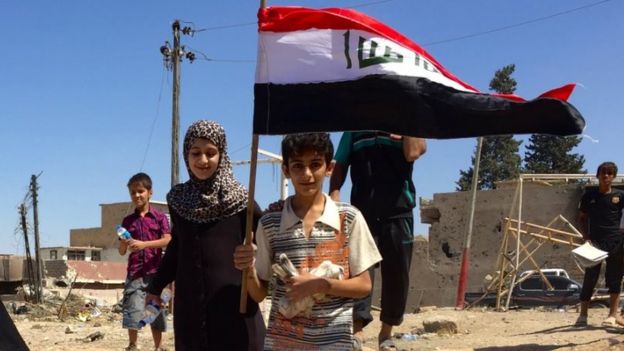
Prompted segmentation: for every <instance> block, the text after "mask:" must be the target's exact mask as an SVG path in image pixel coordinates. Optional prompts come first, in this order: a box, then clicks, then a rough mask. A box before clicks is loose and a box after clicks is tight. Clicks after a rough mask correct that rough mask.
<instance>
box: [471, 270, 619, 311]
mask: <svg viewBox="0 0 624 351" xmlns="http://www.w3.org/2000/svg"><path fill="white" fill-rule="evenodd" d="M546 278H547V279H548V281H549V282H550V284H551V285H552V287H553V289H552V290H549V289H548V286H547V285H546V283H545V282H544V281H543V280H542V278H541V276H540V275H539V274H532V275H531V276H529V277H528V278H526V279H524V280H523V281H522V282H521V283H520V284H518V285H516V286H515V287H514V289H513V290H512V293H511V301H510V303H509V305H510V306H515V307H526V308H530V307H537V306H552V307H562V306H568V305H576V304H577V303H579V302H580V300H579V298H580V294H581V284H580V283H578V282H576V281H575V280H573V279H570V278H568V277H565V276H560V275H550V274H547V275H546ZM483 294H484V293H483V292H469V293H466V294H465V296H464V300H465V301H466V303H467V304H469V305H470V304H472V303H473V302H475V301H477V300H479V299H480V298H481V297H482V296H483ZM504 298H505V300H503V301H502V304H503V305H504V304H505V302H506V297H504ZM476 304H477V305H483V306H496V293H488V294H487V295H486V296H485V297H483V298H482V299H481V300H480V301H478V302H476ZM599 305H601V306H606V307H608V306H609V295H608V292H607V289H604V288H600V289H596V291H595V293H594V298H593V299H592V303H591V304H590V306H592V307H593V306H599Z"/></svg>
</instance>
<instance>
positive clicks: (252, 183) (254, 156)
mask: <svg viewBox="0 0 624 351" xmlns="http://www.w3.org/2000/svg"><path fill="white" fill-rule="evenodd" d="M265 7H266V0H260V8H261V9H263V8H265ZM259 139H260V137H259V135H258V134H255V133H254V134H253V135H252V136H251V159H250V162H251V163H250V164H249V189H248V190H249V195H248V198H247V222H246V227H245V243H244V244H245V245H248V244H251V243H252V241H253V233H252V228H253V214H254V208H255V206H254V204H255V202H254V195H255V192H256V166H257V165H258V144H259ZM248 274H249V270H248V269H245V270H243V277H242V280H241V293H240V308H239V311H240V313H246V312H247V276H248Z"/></svg>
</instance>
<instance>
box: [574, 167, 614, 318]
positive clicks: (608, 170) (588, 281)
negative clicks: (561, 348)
mask: <svg viewBox="0 0 624 351" xmlns="http://www.w3.org/2000/svg"><path fill="white" fill-rule="evenodd" d="M617 170H618V169H617V166H616V165H615V163H613V162H603V163H602V164H600V166H598V170H597V171H596V177H597V178H598V188H597V189H595V188H594V189H591V188H590V189H587V190H586V191H585V193H584V194H583V197H581V202H580V204H579V216H578V222H579V229H580V231H581V234H583V239H585V240H587V241H591V243H592V244H593V245H594V246H596V247H598V248H599V249H601V250H603V251H606V252H608V253H609V257H607V259H606V265H607V268H606V270H605V274H604V275H605V284H606V286H607V287H608V288H609V316H608V317H607V319H605V320H604V322H602V325H603V326H606V327H618V326H619V327H622V326H624V319H622V317H621V316H618V314H617V312H618V306H619V302H620V291H621V286H622V273H623V271H624V270H623V267H622V266H623V265H624V250H623V248H622V244H623V242H624V240H623V236H622V232H621V231H620V221H621V219H622V210H623V209H624V192H623V191H621V190H619V189H615V188H613V187H612V186H611V185H612V183H613V179H615V177H616V176H617ZM601 267H602V263H599V264H597V265H596V266H594V267H589V268H585V277H584V278H583V289H582V291H581V297H580V299H581V313H580V314H579V317H578V319H577V320H576V323H575V325H576V326H579V327H584V326H587V309H588V307H589V302H590V301H591V297H592V295H593V294H594V288H595V287H596V283H597V282H598V278H599V276H600V268H601Z"/></svg>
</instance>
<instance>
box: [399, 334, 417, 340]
mask: <svg viewBox="0 0 624 351" xmlns="http://www.w3.org/2000/svg"><path fill="white" fill-rule="evenodd" d="M416 339H418V336H416V335H414V334H412V333H406V334H403V336H401V340H403V341H416Z"/></svg>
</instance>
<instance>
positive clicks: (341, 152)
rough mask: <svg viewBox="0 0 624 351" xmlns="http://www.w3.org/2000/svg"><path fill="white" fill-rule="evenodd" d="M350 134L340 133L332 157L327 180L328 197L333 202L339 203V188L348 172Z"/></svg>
mask: <svg viewBox="0 0 624 351" xmlns="http://www.w3.org/2000/svg"><path fill="white" fill-rule="evenodd" d="M351 143H352V137H351V133H349V132H345V133H342V137H340V143H339V144H338V149H337V150H336V156H335V157H334V160H335V164H334V170H333V171H332V174H331V177H330V178H329V196H330V197H331V198H332V200H334V201H340V188H342V185H343V184H344V182H345V180H346V179H347V172H348V171H349V158H350V157H351Z"/></svg>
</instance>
